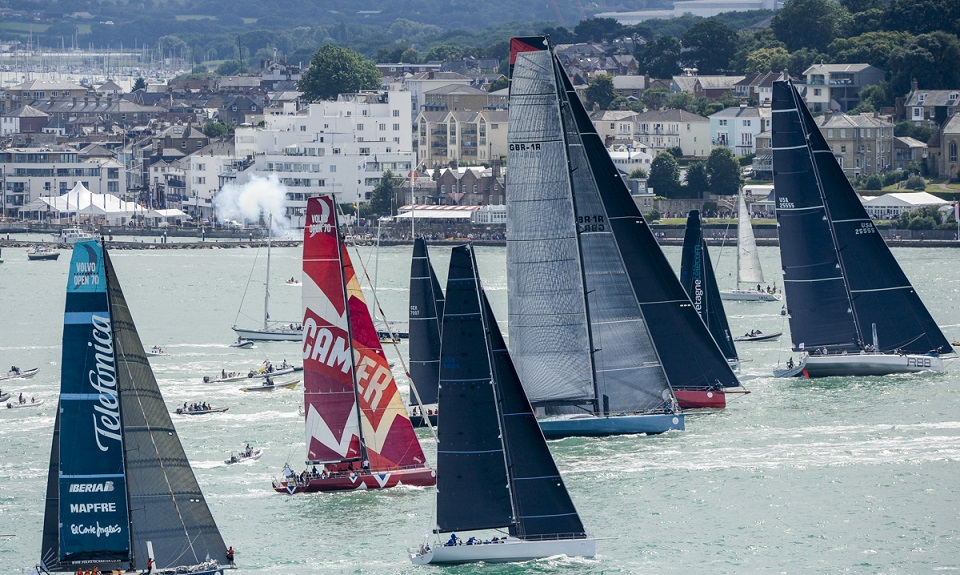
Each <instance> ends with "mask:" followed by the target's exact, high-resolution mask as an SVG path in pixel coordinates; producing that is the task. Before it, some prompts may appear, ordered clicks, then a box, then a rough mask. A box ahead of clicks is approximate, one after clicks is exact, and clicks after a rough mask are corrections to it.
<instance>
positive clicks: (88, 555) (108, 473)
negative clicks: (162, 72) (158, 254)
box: [41, 242, 226, 571]
mask: <svg viewBox="0 0 960 575" xmlns="http://www.w3.org/2000/svg"><path fill="white" fill-rule="evenodd" d="M70 270H71V275H70V278H69V283H68V288H67V305H66V313H65V314H64V344H63V373H62V377H61V395H60V406H61V409H62V416H58V417H57V420H56V425H57V426H58V428H57V429H56V430H55V431H54V440H53V450H52V451H53V452H52V453H51V479H52V477H53V473H54V469H55V467H58V468H59V474H60V480H59V481H58V482H50V483H49V484H48V486H47V505H46V514H45V517H44V537H43V550H42V556H41V559H42V561H43V563H44V564H45V565H46V566H47V568H48V569H51V570H70V571H72V570H73V568H75V567H76V566H77V563H76V562H77V561H87V562H90V561H94V562H96V563H97V564H98V565H99V566H100V567H101V568H104V567H108V566H115V567H116V568H124V569H125V568H129V567H131V566H132V565H133V563H134V562H139V564H140V565H145V564H146V561H147V559H149V558H150V556H149V555H148V550H147V542H148V541H149V542H150V543H151V544H152V548H153V553H154V554H155V556H154V557H153V558H154V560H155V561H156V564H157V566H158V568H175V567H178V566H191V565H196V564H199V563H202V562H203V561H205V560H207V559H209V558H212V559H218V560H219V559H222V558H223V557H224V556H225V553H226V546H225V545H224V543H223V538H222V537H221V535H220V532H219V530H218V529H217V526H216V523H215V522H214V519H213V516H212V515H211V513H210V509H209V507H208V506H207V503H206V501H205V499H204V497H203V493H202V491H201V490H200V487H199V485H198V484H197V480H196V477H195V476H194V474H193V471H192V470H191V469H190V465H189V463H188V462H187V458H186V454H185V453H184V451H183V446H182V445H181V444H180V439H179V437H178V435H177V432H176V429H175V428H174V426H173V423H172V421H171V420H170V415H169V412H168V411H167V408H166V405H165V404H164V402H163V397H162V395H161V394H160V389H159V387H158V386H157V381H156V378H155V377H154V375H153V371H152V370H151V369H150V364H149V363H148V361H147V357H146V355H145V354H144V351H143V345H142V343H141V341H140V338H139V336H138V334H137V330H136V326H135V325H134V323H133V318H132V316H131V315H130V310H129V308H128V307H127V303H126V300H125V298H124V296H123V292H122V290H121V288H120V283H119V281H118V279H117V277H116V273H115V272H114V269H113V265H112V263H111V261H110V257H109V255H108V253H107V252H106V250H105V249H104V248H103V247H102V246H101V245H100V244H98V243H96V242H80V243H77V244H76V245H75V246H74V253H73V259H72V261H71V267H70ZM84 409H86V410H87V411H86V413H85V414H84V412H83V410H84ZM92 416H93V417H92ZM91 420H92V421H93V423H92V424H91V423H90V422H91ZM91 425H92V427H91ZM87 428H90V430H89V431H90V433H85V432H83V431H82V430H83V429H87ZM67 429H69V430H70V431H69V433H64V431H65V430H67ZM61 453H62V454H64V456H62V457H61V456H60V454H61ZM78 454H82V455H80V456H78ZM55 456H56V458H57V459H58V461H57V462H56V466H55V465H54V462H53V461H52V460H53V459H54V457H55ZM58 507H59V515H58V516H57V517H52V516H51V512H52V510H54V509H57V508H58ZM121 511H122V513H121ZM78 514H81V515H78ZM121 516H122V517H121ZM53 521H59V522H60V523H61V528H60V533H59V535H58V537H57V538H54V533H55V532H54V530H53V529H51V528H49V526H50V525H51V522H53ZM68 534H69V535H68Z"/></svg>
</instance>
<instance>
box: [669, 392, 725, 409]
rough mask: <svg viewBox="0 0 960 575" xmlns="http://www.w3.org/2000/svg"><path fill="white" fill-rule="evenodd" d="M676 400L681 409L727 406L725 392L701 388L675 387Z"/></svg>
mask: <svg viewBox="0 0 960 575" xmlns="http://www.w3.org/2000/svg"><path fill="white" fill-rule="evenodd" d="M673 394H674V395H676V396H677V402H678V403H679V404H680V407H681V408H682V409H693V408H698V407H711V408H723V407H726V406H727V394H726V392H724V391H716V390H701V389H675V390H673Z"/></svg>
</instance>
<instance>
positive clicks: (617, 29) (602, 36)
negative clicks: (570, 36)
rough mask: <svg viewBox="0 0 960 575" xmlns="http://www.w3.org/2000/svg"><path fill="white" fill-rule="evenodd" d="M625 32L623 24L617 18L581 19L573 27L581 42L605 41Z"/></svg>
mask: <svg viewBox="0 0 960 575" xmlns="http://www.w3.org/2000/svg"><path fill="white" fill-rule="evenodd" d="M622 32H623V24H621V23H620V22H617V20H616V19H615V18H589V19H587V20H581V21H580V23H579V24H577V25H576V27H574V29H573V33H574V35H575V36H576V37H577V41H579V42H603V41H604V40H613V39H614V38H616V37H618V36H619V35H620V34H622Z"/></svg>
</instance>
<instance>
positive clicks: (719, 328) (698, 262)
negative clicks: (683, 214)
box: [680, 210, 737, 360]
mask: <svg viewBox="0 0 960 575" xmlns="http://www.w3.org/2000/svg"><path fill="white" fill-rule="evenodd" d="M680 283H681V284H683V288H684V290H685V291H686V292H687V295H688V296H690V301H691V303H693V308H694V309H695V310H697V313H698V314H700V318H701V319H703V323H705V324H707V329H709V330H710V334H711V335H713V339H714V341H716V342H717V346H719V347H720V351H721V352H723V356H724V357H726V358H727V359H728V360H736V359H737V349H736V347H735V346H734V343H733V337H732V335H731V334H730V325H729V324H728V323H727V314H726V312H725V311H724V309H723V302H721V301H720V289H719V288H718V287H717V278H716V276H715V275H714V272H713V264H712V263H710V255H709V253H708V252H707V242H706V240H705V239H704V237H703V226H702V225H701V223H700V212H699V211H698V210H691V211H690V214H689V215H688V216H687V229H686V232H685V233H684V236H683V255H682V257H681V259H680Z"/></svg>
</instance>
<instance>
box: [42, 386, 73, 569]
mask: <svg viewBox="0 0 960 575" xmlns="http://www.w3.org/2000/svg"><path fill="white" fill-rule="evenodd" d="M59 477H60V404H59V402H58V403H57V415H56V418H55V419H54V424H53V441H52V442H51V445H50V469H49V471H47V495H46V499H45V501H44V506H43V532H42V537H41V540H40V564H41V565H42V566H43V567H44V568H45V569H46V570H47V571H67V570H72V569H70V567H69V566H68V565H61V564H60V550H59V547H60V483H59Z"/></svg>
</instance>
